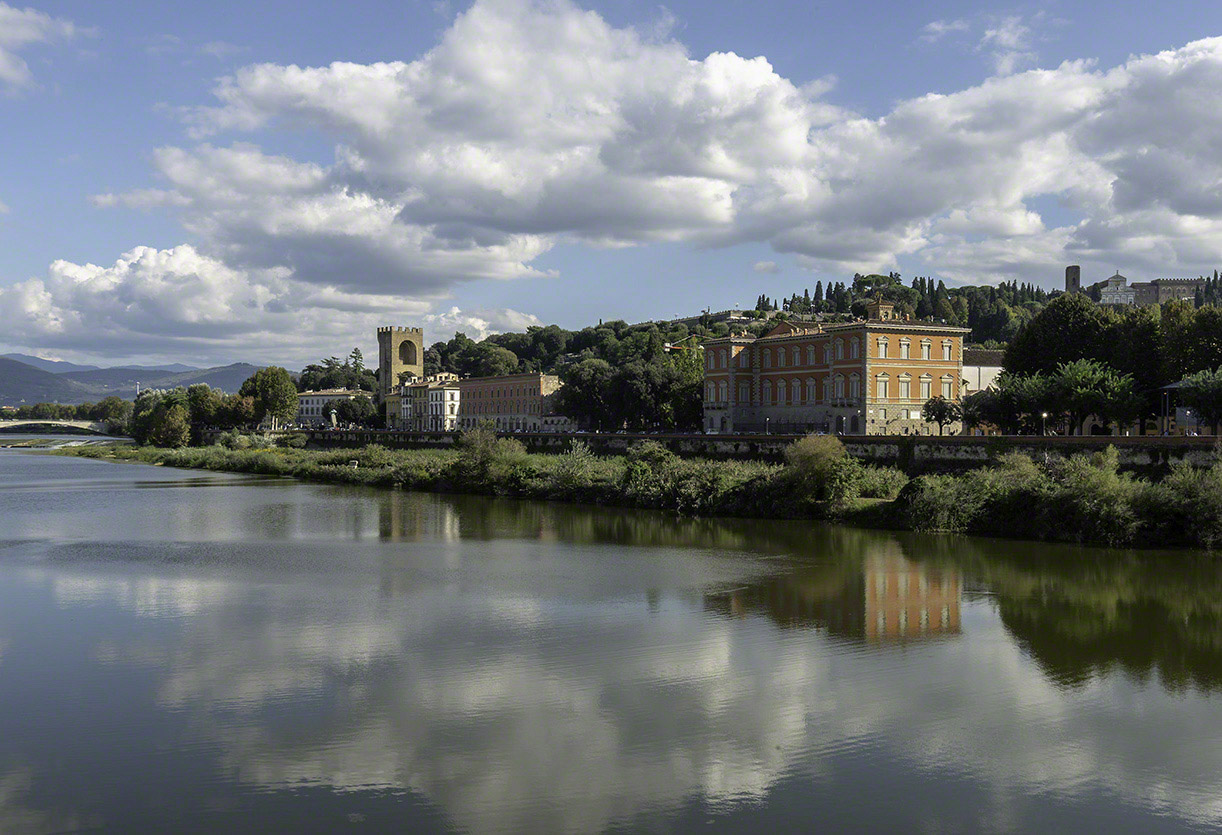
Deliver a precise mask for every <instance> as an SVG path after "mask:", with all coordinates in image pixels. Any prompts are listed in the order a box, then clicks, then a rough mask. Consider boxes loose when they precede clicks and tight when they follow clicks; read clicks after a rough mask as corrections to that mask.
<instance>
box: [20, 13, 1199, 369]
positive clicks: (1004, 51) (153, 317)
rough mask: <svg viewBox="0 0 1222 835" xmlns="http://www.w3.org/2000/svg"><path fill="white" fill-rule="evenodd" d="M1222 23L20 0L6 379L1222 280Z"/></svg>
mask: <svg viewBox="0 0 1222 835" xmlns="http://www.w3.org/2000/svg"><path fill="white" fill-rule="evenodd" d="M1219 33H1222V9H1216V8H1203V7H1201V6H1200V4H1197V3H1192V2H1171V3H1166V4H1162V5H1160V6H1158V7H1157V8H1155V7H1150V6H1147V5H1143V4H1137V3H1112V4H1106V5H1105V4H1102V3H1098V2H1084V1H1083V0H1074V1H1073V2H1070V1H1069V0H1066V2H1057V3H1051V2H1050V3H1026V4H1020V5H1003V4H989V5H987V6H985V7H982V6H981V5H980V4H973V3H967V2H947V3H943V4H940V5H939V6H938V7H937V13H936V14H932V15H931V14H930V13H929V11H928V9H927V8H924V7H920V6H919V4H912V5H911V6H909V5H905V4H889V3H875V4H851V3H847V2H829V3H825V4H821V5H820V6H819V7H818V8H817V9H801V10H798V9H793V8H789V4H784V3H779V2H771V3H763V4H761V5H758V6H754V7H752V8H750V9H748V8H746V7H741V8H740V7H739V4H725V5H712V6H710V5H709V4H707V3H706V4H700V3H696V2H684V3H676V4H669V5H668V6H659V5H656V4H649V3H644V2H637V0H622V2H611V0H604V2H598V3H586V4H583V5H578V4H575V3H571V2H567V0H547V2H531V1H530V0H477V1H476V2H474V3H471V4H450V3H448V2H439V3H425V2H420V3H414V4H411V5H408V6H406V7H404V6H403V5H402V4H400V3H396V2H389V1H388V0H387V1H386V2H383V1H382V0H376V1H375V0H363V2H348V3H343V4H339V3H323V2H308V0H307V2H294V3H289V2H281V1H279V0H278V2H272V3H260V4H239V3H232V2H218V3H216V4H212V5H210V6H208V7H207V8H179V7H177V6H170V5H166V4H161V3H154V2H152V1H151V0H142V2H126V3H122V4H91V5H82V4H79V3H72V2H67V1H66V0H63V1H62V2H51V0H47V1H46V2H37V3H36V4H35V5H34V6H32V7H29V8H26V7H20V6H10V5H7V4H5V3H3V2H0V124H3V125H4V126H5V127H4V130H3V134H2V135H3V137H4V148H5V151H6V153H5V154H4V155H3V156H2V157H0V353H3V352H7V351H22V352H26V353H31V354H38V355H40V356H46V357H52V358H62V359H67V360H72V361H77V362H89V363H95V364H102V365H115V364H120V363H125V362H141V363H165V362H185V363H189V364H192V365H198V366H205V365H216V364H222V363H225V362H231V361H235V360H247V361H251V362H278V363H283V364H286V365H289V366H290V367H300V366H301V365H302V364H303V363H305V362H309V361H313V360H316V359H317V358H318V357H319V356H322V355H326V354H333V353H341V354H342V353H346V351H347V350H348V349H350V348H351V346H353V345H359V346H361V347H362V348H363V349H364V350H365V351H366V353H367V354H368V353H369V352H370V350H371V349H372V347H373V345H372V343H373V333H374V329H375V327H376V326H377V325H379V324H386V323H396V324H399V323H402V324H407V323H411V324H419V325H422V326H423V327H424V328H425V329H426V333H427V339H428V341H429V342H432V341H435V340H437V339H444V338H448V337H449V336H450V335H452V334H453V332H454V331H455V330H462V331H465V332H466V333H468V334H469V335H471V336H473V337H477V338H478V337H482V336H483V335H486V334H487V333H490V332H493V331H500V330H513V329H521V328H524V327H526V326H528V325H530V324H537V323H551V322H556V323H558V324H561V325H563V326H565V327H580V326H583V325H586V324H590V323H593V322H596V321H598V320H599V319H611V318H622V319H627V320H629V321H640V320H645V319H651V318H668V317H672V316H675V315H689V314H692V313H695V312H697V311H698V310H700V309H702V308H705V307H712V308H714V309H717V308H722V307H729V306H736V305H739V306H741V305H748V306H749V305H750V304H752V303H753V300H754V298H755V296H756V295H757V294H758V293H760V292H765V293H769V294H770V295H788V293H790V292H792V291H795V290H796V291H801V289H802V288H804V287H813V286H814V284H815V282H816V281H819V280H822V281H824V282H825V283H826V282H828V281H845V280H847V279H849V278H850V277H851V276H852V274H853V273H854V272H872V271H883V272H885V271H887V270H898V271H900V272H901V273H902V274H903V275H904V276H905V278H906V279H907V278H910V277H911V276H913V275H918V274H919V275H931V276H933V277H935V278H941V279H944V280H946V281H947V282H948V283H995V282H1000V281H1009V280H1018V281H1028V282H1035V283H1038V284H1041V285H1043V286H1045V287H1053V286H1059V282H1060V279H1061V275H1062V272H1063V267H1064V265H1065V264H1068V263H1078V264H1081V265H1082V267H1083V278H1084V280H1088V279H1089V280H1097V279H1099V278H1102V277H1104V276H1106V275H1108V274H1110V273H1111V272H1112V271H1113V270H1114V269H1120V270H1121V271H1122V272H1124V273H1125V274H1126V275H1129V276H1131V277H1133V278H1135V279H1140V280H1145V279H1149V278H1155V277H1160V276H1195V275H1198V274H1201V273H1204V272H1208V271H1212V270H1213V269H1216V268H1218V267H1219V266H1222V258H1220V257H1219V253H1220V250H1222V246H1220V244H1222V37H1218V36H1217V35H1218V34H1219Z"/></svg>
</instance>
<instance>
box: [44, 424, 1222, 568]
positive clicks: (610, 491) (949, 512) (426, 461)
mask: <svg viewBox="0 0 1222 835" xmlns="http://www.w3.org/2000/svg"><path fill="white" fill-rule="evenodd" d="M282 443H283V444H284V446H276V447H273V446H270V445H268V444H267V442H265V441H263V440H262V439H260V438H258V437H251V436H236V435H235V436H233V437H227V438H226V439H225V444H224V445H215V446H209V447H188V448H182V449H161V448H156V447H123V446H93V447H78V448H71V449H65V450H59V451H57V452H56V453H55V454H64V455H76V456H80V457H87V458H101V459H111V460H120V461H140V462H145V463H151V464H164V465H167V466H174V467H185V468H191V469H206V470H217V471H224V472H238V473H256V474H263V475H280V476H292V477H295V478H300V479H304V480H308V481H316V482H323V483H330V484H358V485H368V486H375V487H394V488H401V489H408V490H428V491H437V492H454V493H477V494H483V495H496V496H514V497H520V498H530V499H547V500H558V501H567V502H579V503H589V504H607V505H619V506H626V507H638V508H652V509H660V510H669V511H673V512H677V513H681V514H685V515H692V516H743V517H756V518H761V519H768V518H775V519H822V520H833V521H843V522H849V523H852V524H859V525H864V526H869V527H882V528H896V529H905V530H915V531H940V532H962V533H975V534H985V535H993V536H1005V537H1015V538H1024V539H1037V540H1057V541H1065V542H1081V543H1099V544H1105V545H1113V546H1167V545H1186V546H1197V547H1205V548H1213V547H1215V546H1218V545H1222V462H1216V463H1214V464H1213V466H1212V467H1210V468H1208V469H1194V468H1192V467H1189V466H1187V465H1184V466H1179V465H1177V466H1174V467H1172V468H1171V470H1170V471H1169V472H1168V473H1167V474H1166V475H1165V476H1164V477H1163V478H1161V479H1158V480H1148V479H1144V478H1138V477H1135V476H1133V475H1131V474H1128V473H1122V472H1120V470H1119V468H1118V460H1117V454H1116V451H1115V449H1113V448H1110V447H1109V448H1108V449H1107V450H1106V451H1105V452H1101V453H1095V454H1080V455H1076V456H1074V457H1072V458H1069V459H1067V460H1057V461H1054V462H1052V463H1050V464H1046V465H1041V464H1036V463H1035V462H1034V461H1032V460H1031V458H1029V457H1028V456H1025V455H1021V454H1014V453H1011V454H1008V455H1003V456H1001V457H999V458H998V459H997V460H996V461H995V462H993V463H992V464H991V465H989V466H985V467H981V468H979V469H976V470H972V471H970V472H967V473H964V474H959V475H934V476H918V477H917V478H915V479H911V480H909V478H908V477H907V476H906V475H904V474H903V473H902V472H900V471H899V470H896V469H892V468H889V467H877V466H871V465H865V464H861V463H860V462H858V461H857V460H856V459H854V458H852V457H851V456H849V455H847V454H846V453H845V450H844V446H843V445H842V444H841V443H840V441H839V440H838V439H836V438H835V437H830V436H811V437H808V438H804V439H802V440H799V441H797V442H796V443H794V444H792V445H790V447H788V448H787V450H786V454H785V464H784V465H777V464H768V463H763V462H751V461H710V460H699V459H684V458H679V457H678V456H676V455H674V454H673V453H671V452H670V451H669V450H667V449H666V448H665V447H663V446H662V445H660V444H658V443H655V442H652V441H645V442H642V443H638V444H636V445H635V446H634V447H632V448H631V449H630V450H629V452H628V454H627V455H626V456H611V457H602V456H596V455H594V454H592V453H591V452H590V450H589V448H588V447H587V446H586V445H585V444H584V443H582V442H581V441H580V440H574V441H573V443H572V446H571V449H570V450H569V451H568V452H566V453H564V454H561V455H537V454H535V455H532V454H529V453H527V452H526V449H525V448H524V447H523V446H522V444H521V443H520V442H518V441H516V440H514V439H512V438H498V437H497V436H496V435H495V433H493V432H492V431H490V430H484V429H477V430H473V431H470V432H467V433H465V434H464V436H463V438H462V440H461V442H460V443H459V445H458V447H457V449H453V450H389V449H386V448H384V447H380V446H376V445H371V446H366V447H364V448H363V449H348V450H334V451H317V450H307V449H302V448H299V444H296V443H295V441H294V439H293V438H292V436H289V437H287V438H285V439H283V440H282Z"/></svg>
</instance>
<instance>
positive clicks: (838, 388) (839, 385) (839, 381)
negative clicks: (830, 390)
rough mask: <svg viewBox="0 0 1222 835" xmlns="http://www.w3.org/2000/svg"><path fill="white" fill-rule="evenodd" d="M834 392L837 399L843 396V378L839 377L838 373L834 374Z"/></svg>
mask: <svg viewBox="0 0 1222 835" xmlns="http://www.w3.org/2000/svg"><path fill="white" fill-rule="evenodd" d="M835 392H836V394H835V397H836V399H837V400H840V399H842V398H843V397H844V378H843V377H841V376H840V375H839V374H837V375H836V379H835Z"/></svg>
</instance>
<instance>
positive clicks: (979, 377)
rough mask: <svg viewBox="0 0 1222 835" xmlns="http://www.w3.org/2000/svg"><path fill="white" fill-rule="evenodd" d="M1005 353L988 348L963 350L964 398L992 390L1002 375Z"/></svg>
mask: <svg viewBox="0 0 1222 835" xmlns="http://www.w3.org/2000/svg"><path fill="white" fill-rule="evenodd" d="M1005 353H1006V352H1005V351H994V350H991V349H988V348H964V349H963V396H964V397H967V396H968V395H969V394H974V393H976V392H978V391H984V390H985V389H987V388H992V387H993V386H994V385H996V383H997V375H998V374H1000V373H1001V368H1002V366H1001V362H1002V358H1003V357H1004V356H1005Z"/></svg>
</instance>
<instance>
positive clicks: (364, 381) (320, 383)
mask: <svg viewBox="0 0 1222 835" xmlns="http://www.w3.org/2000/svg"><path fill="white" fill-rule="evenodd" d="M297 388H298V390H299V391H322V390H323V389H351V390H362V391H369V392H372V391H375V390H377V377H375V376H374V373H373V371H371V370H370V369H368V368H366V367H365V357H364V355H363V354H362V353H361V349H360V348H353V349H352V352H351V353H350V354H348V356H347V357H346V358H345V359H344V361H343V362H342V363H341V362H340V360H339V358H338V357H327V358H326V359H324V360H322V361H321V362H318V363H315V364H312V365H307V366H306V367H305V368H303V369H302V370H301V374H300V375H298V377H297Z"/></svg>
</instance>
